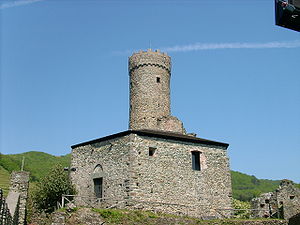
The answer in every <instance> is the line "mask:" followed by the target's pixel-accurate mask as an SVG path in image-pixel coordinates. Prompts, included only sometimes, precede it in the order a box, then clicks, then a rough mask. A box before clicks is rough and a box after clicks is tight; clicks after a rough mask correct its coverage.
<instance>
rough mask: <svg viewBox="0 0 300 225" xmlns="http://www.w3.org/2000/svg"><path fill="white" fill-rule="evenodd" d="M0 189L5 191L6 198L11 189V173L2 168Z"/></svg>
mask: <svg viewBox="0 0 300 225" xmlns="http://www.w3.org/2000/svg"><path fill="white" fill-rule="evenodd" d="M0 188H1V189H2V190H3V192H4V195H5V196H6V195H7V193H8V189H9V172H8V171H7V170H6V169H4V168H3V167H2V166H0Z"/></svg>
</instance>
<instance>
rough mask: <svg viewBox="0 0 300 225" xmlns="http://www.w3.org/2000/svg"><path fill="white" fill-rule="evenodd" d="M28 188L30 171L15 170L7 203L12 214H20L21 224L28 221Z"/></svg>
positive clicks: (12, 174)
mask: <svg viewBox="0 0 300 225" xmlns="http://www.w3.org/2000/svg"><path fill="white" fill-rule="evenodd" d="M28 188H29V172H25V171H13V172H12V173H11V178H10V188H9V193H8V196H7V203H8V205H9V208H10V211H11V214H12V216H13V217H15V216H16V215H18V224H19V225H24V224H25V221H26V203H27V197H28ZM14 214H15V215H14Z"/></svg>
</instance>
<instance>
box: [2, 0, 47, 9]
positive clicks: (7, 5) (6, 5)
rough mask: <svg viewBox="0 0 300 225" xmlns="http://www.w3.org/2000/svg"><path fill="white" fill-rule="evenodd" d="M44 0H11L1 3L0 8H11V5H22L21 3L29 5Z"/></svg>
mask: <svg viewBox="0 0 300 225" xmlns="http://www.w3.org/2000/svg"><path fill="white" fill-rule="evenodd" d="M41 1H44V0H20V1H10V2H6V3H2V4H1V5H0V9H6V8H11V7H16V6H21V5H28V4H32V3H35V2H41Z"/></svg>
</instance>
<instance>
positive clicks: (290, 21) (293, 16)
mask: <svg viewBox="0 0 300 225" xmlns="http://www.w3.org/2000/svg"><path fill="white" fill-rule="evenodd" d="M275 21H276V25H278V26H281V27H285V28H288V29H291V30H295V31H298V32H299V31H300V0H289V1H288V2H285V1H282V0H275Z"/></svg>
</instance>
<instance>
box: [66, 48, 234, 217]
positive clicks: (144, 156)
mask: <svg viewBox="0 0 300 225" xmlns="http://www.w3.org/2000/svg"><path fill="white" fill-rule="evenodd" d="M129 76H130V119H129V130H127V131H123V132H120V133H116V134H112V135H109V136H106V137H102V138H99V139H96V140H92V141H87V142H84V143H80V144H77V145H73V146H72V161H71V172H70V176H71V179H72V182H73V183H74V185H75V187H76V189H77V193H78V197H77V198H76V204H77V205H89V206H93V207H117V208H129V209H143V210H152V211H160V212H166V213H173V214H184V215H190V216H195V217H199V218H212V217H223V216H229V211H226V210H224V209H228V208H231V178H230V168H229V159H228V156H227V148H228V144H226V143H221V142H216V141H211V140H206V139H202V138H198V137H195V135H191V134H187V133H186V131H185V129H184V127H183V124H182V122H181V121H180V120H179V119H177V118H176V117H174V116H172V115H171V110H170V77H171V59H170V57H169V56H168V55H166V54H165V53H161V52H159V51H151V50H148V51H141V52H138V53H134V54H133V55H132V56H131V57H130V58H129Z"/></svg>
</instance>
